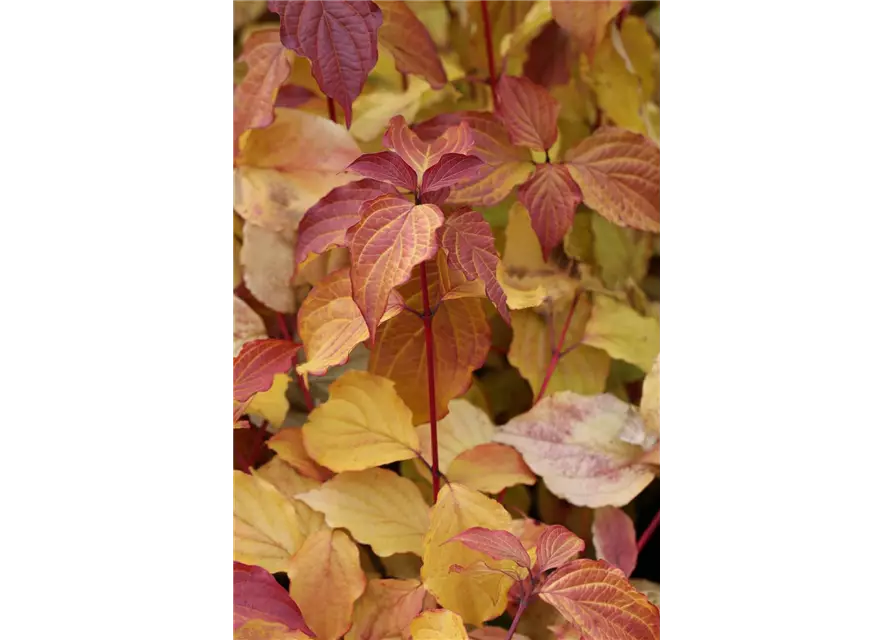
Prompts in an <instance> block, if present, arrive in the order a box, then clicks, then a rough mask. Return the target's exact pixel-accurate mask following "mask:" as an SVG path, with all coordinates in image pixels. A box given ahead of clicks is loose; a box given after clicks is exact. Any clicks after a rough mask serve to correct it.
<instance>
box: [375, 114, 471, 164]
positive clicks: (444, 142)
mask: <svg viewBox="0 0 893 640" xmlns="http://www.w3.org/2000/svg"><path fill="white" fill-rule="evenodd" d="M382 143H383V144H384V146H385V147H386V148H388V149H391V150H393V151H396V152H397V153H398V154H399V155H400V157H401V158H403V159H404V160H405V161H406V162H407V163H408V164H409V165H410V166H411V167H412V168H413V169H415V170H416V174H417V175H418V177H419V178H421V177H422V176H423V175H424V174H425V171H427V170H428V168H429V167H433V166H434V165H435V164H437V162H438V161H439V160H440V159H441V158H442V157H443V156H445V155H446V154H448V153H459V154H467V153H468V152H469V151H470V150H471V149H472V147H473V146H474V138H473V137H472V135H471V129H470V128H469V126H468V124H467V123H466V122H461V123H459V124H458V125H456V126H453V127H449V128H448V129H446V130H444V131H443V133H441V134H440V136H439V137H437V138H436V139H435V140H432V141H424V140H422V139H421V138H419V136H418V135H417V134H416V133H415V132H414V131H413V130H412V129H410V128H409V126H408V125H407V124H406V119H405V118H404V117H403V116H394V118H392V119H391V124H390V126H389V127H388V130H387V131H385V134H384V137H383V139H382Z"/></svg>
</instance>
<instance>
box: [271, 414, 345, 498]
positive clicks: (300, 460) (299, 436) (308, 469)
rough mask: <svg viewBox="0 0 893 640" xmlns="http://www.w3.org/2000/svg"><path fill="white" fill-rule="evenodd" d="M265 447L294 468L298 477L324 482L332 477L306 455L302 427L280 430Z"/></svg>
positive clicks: (330, 473)
mask: <svg viewBox="0 0 893 640" xmlns="http://www.w3.org/2000/svg"><path fill="white" fill-rule="evenodd" d="M267 446H268V447H269V448H270V449H272V450H273V451H275V452H276V453H278V454H279V457H280V458H281V459H282V460H284V461H285V462H287V463H288V464H289V465H290V466H292V467H294V468H295V470H296V471H297V472H298V473H299V474H300V475H302V476H304V477H306V478H312V479H313V480H316V481H318V482H325V481H326V480H328V479H329V478H331V477H332V475H333V474H332V472H331V471H329V470H328V469H326V468H325V467H321V466H319V465H318V464H316V461H315V460H314V459H313V458H311V457H310V454H308V453H307V447H306V446H304V429H303V427H289V428H288V429H280V430H279V432H278V433H277V434H276V435H274V436H273V437H272V438H270V439H269V440H268V441H267ZM273 484H275V483H273Z"/></svg>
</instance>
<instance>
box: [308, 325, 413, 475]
mask: <svg viewBox="0 0 893 640" xmlns="http://www.w3.org/2000/svg"><path fill="white" fill-rule="evenodd" d="M398 317H399V316H398ZM304 444H305V445H306V447H307V451H308V453H310V455H311V457H313V459H314V460H316V461H317V462H318V463H319V464H321V465H323V466H325V467H328V468H329V469H332V470H333V471H337V472H340V471H360V470H362V469H368V468H370V467H375V466H378V465H382V464H388V463H389V462H395V461H397V460H408V459H409V458H412V457H413V456H414V455H415V452H416V451H418V448H419V439H418V436H417V435H416V432H415V430H414V429H413V426H412V413H411V412H410V411H409V409H408V408H407V407H406V404H405V403H404V402H403V400H401V399H400V396H398V395H397V392H396V391H395V390H394V382H393V381H391V380H388V379H387V378H384V377H381V376H377V375H373V374H372V373H367V372H365V371H348V372H347V373H345V374H344V375H342V376H341V377H340V378H338V379H337V380H336V381H335V382H334V383H332V385H331V387H330V388H329V400H328V401H327V402H326V403H324V404H322V405H320V406H318V407H317V408H316V409H314V410H313V412H312V413H311V414H310V418H309V421H308V422H307V424H306V425H305V426H304Z"/></svg>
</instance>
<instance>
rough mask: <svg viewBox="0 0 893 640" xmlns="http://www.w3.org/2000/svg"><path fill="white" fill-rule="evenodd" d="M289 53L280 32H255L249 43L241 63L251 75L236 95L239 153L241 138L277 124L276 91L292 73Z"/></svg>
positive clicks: (235, 140) (235, 144)
mask: <svg viewBox="0 0 893 640" xmlns="http://www.w3.org/2000/svg"><path fill="white" fill-rule="evenodd" d="M288 56H289V53H288V50H287V49H286V48H285V47H283V46H282V43H281V42H280V41H279V34H277V33H276V31H274V30H272V29H270V30H263V31H256V32H254V33H252V34H251V35H250V36H249V37H248V39H247V40H246V41H245V48H244V49H243V50H242V55H241V56H239V60H240V61H244V62H246V63H247V64H248V73H247V74H246V75H245V78H244V79H243V80H242V82H241V83H240V84H239V85H238V86H237V87H236V90H235V94H234V95H233V147H234V152H235V153H238V144H239V142H238V141H239V136H241V135H242V134H243V133H244V132H245V131H247V130H248V129H262V128H263V127H268V126H270V125H271V124H272V123H273V102H274V98H275V97H276V90H277V89H279V87H280V85H281V84H282V83H283V82H285V81H286V79H287V78H288V74H289V73H290V72H291V61H290V60H289V59H288Z"/></svg>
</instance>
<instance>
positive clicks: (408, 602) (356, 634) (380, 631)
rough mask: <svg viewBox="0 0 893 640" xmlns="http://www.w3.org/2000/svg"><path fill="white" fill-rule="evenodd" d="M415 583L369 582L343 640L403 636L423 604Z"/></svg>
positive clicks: (418, 584) (383, 639)
mask: <svg viewBox="0 0 893 640" xmlns="http://www.w3.org/2000/svg"><path fill="white" fill-rule="evenodd" d="M425 595H426V591H425V588H424V587H423V586H422V583H421V582H419V581H418V580H369V582H368V584H367V585H366V591H364V592H363V595H362V596H361V597H360V599H359V600H358V601H357V603H356V607H355V608H354V617H353V626H351V628H350V631H348V632H347V635H346V636H345V640H386V639H389V638H394V637H400V636H405V633H404V632H407V631H408V630H409V625H410V623H411V622H412V620H413V618H415V617H416V616H417V615H418V614H419V612H420V611H421V610H422V605H423V603H424V601H425Z"/></svg>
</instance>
